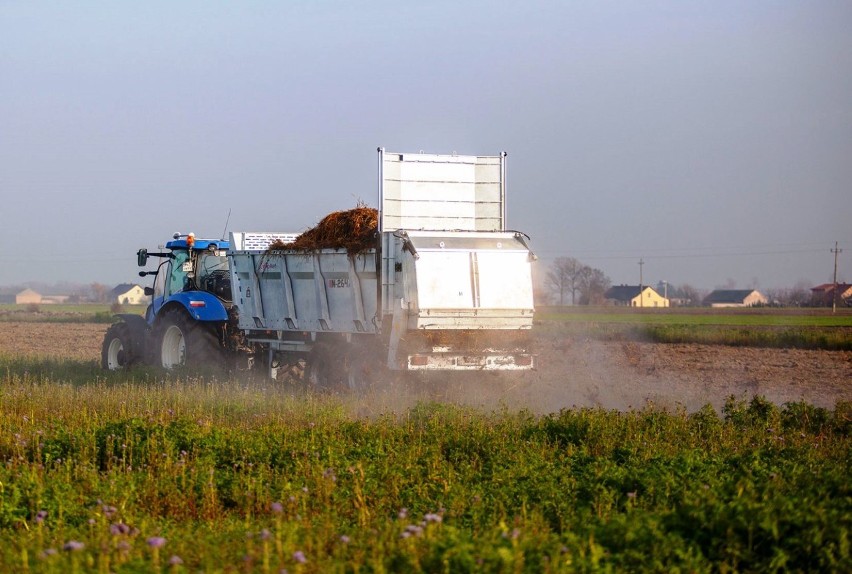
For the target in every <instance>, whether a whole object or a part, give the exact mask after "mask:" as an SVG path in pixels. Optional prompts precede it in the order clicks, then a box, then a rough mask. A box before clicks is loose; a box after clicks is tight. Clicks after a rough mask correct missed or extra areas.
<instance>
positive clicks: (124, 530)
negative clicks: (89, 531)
mask: <svg viewBox="0 0 852 574" xmlns="http://www.w3.org/2000/svg"><path fill="white" fill-rule="evenodd" d="M109 533H110V534H112V535H113V536H119V535H121V534H130V527H129V526H128V525H126V524H125V523H123V522H116V523H115V524H110V525H109Z"/></svg>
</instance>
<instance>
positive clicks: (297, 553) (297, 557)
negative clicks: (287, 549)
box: [293, 550, 308, 564]
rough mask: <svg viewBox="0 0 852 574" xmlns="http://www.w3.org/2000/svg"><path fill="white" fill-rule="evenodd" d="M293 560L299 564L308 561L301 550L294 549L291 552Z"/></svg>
mask: <svg viewBox="0 0 852 574" xmlns="http://www.w3.org/2000/svg"><path fill="white" fill-rule="evenodd" d="M293 560H295V561H296V562H298V563H299V564H304V563H305V562H307V561H308V559H307V558H305V553H304V552H302V551H301V550H296V551H295V552H293Z"/></svg>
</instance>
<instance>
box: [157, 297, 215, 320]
mask: <svg viewBox="0 0 852 574" xmlns="http://www.w3.org/2000/svg"><path fill="white" fill-rule="evenodd" d="M170 303H180V304H181V305H182V306H183V307H184V309H186V312H187V313H189V316H190V317H192V318H193V319H195V320H196V321H227V320H228V310H227V309H225V306H224V305H223V304H222V301H220V300H219V298H218V297H216V296H215V295H211V294H210V293H207V292H206V291H186V292H180V293H175V294H174V295H172V296H171V297H169V298H168V299H167V300H166V301H164V302H163V306H162V307H160V311H158V312H157V314H158V315H159V314H160V313H161V312H162V309H163V308H165V307H166V306H167V305H169V304H170Z"/></svg>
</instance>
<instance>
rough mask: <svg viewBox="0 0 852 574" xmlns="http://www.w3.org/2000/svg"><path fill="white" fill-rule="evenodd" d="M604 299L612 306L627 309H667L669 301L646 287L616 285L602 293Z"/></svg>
mask: <svg viewBox="0 0 852 574" xmlns="http://www.w3.org/2000/svg"><path fill="white" fill-rule="evenodd" d="M604 299H606V300H607V302H608V303H610V304H612V305H623V306H628V307H668V306H669V300H668V299H666V298H665V297H663V296H661V295H660V294H659V293H657V292H656V291H654V289H653V288H651V287H648V286H647V285H643V286H641V287H640V286H639V285H616V286H615V287H610V288H609V289H607V291H606V293H604Z"/></svg>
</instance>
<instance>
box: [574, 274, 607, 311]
mask: <svg viewBox="0 0 852 574" xmlns="http://www.w3.org/2000/svg"><path fill="white" fill-rule="evenodd" d="M581 280H582V281H581V285H580V304H581V305H601V304H603V302H604V301H605V299H604V293H606V290H607V289H609V287H610V285H611V283H612V282H611V281H610V279H609V277H607V275H606V273H604V272H603V271H601V270H600V269H595V268H594V267H589V266H588V265H585V266H584V270H583V273H582V277H581Z"/></svg>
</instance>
